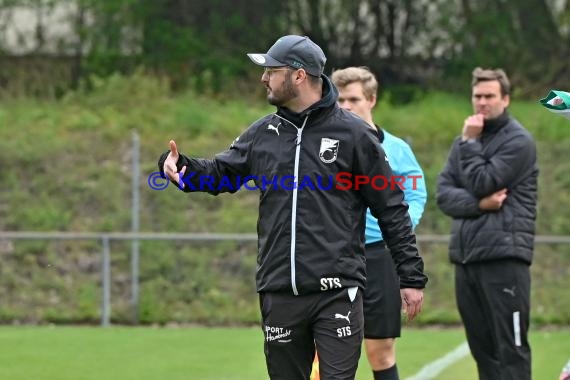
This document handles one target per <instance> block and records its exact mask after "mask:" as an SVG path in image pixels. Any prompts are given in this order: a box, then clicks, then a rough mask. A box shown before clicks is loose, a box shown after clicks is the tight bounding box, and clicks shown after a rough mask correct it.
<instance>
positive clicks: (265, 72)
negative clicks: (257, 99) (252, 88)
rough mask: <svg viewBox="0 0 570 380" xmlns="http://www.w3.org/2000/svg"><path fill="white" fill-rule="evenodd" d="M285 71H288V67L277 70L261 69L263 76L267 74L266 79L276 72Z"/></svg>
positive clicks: (270, 68)
mask: <svg viewBox="0 0 570 380" xmlns="http://www.w3.org/2000/svg"><path fill="white" fill-rule="evenodd" d="M287 70H289V68H288V67H278V68H272V67H265V68H264V69H263V75H265V74H267V77H268V78H271V74H273V73H276V72H278V71H287Z"/></svg>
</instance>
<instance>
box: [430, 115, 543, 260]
mask: <svg viewBox="0 0 570 380" xmlns="http://www.w3.org/2000/svg"><path fill="white" fill-rule="evenodd" d="M537 178H538V167H537V163H536V147H535V143H534V140H533V138H532V136H531V135H530V133H529V132H528V131H527V130H525V129H524V128H523V127H522V126H521V124H520V123H519V122H518V121H516V120H515V119H513V118H511V117H510V116H509V114H508V113H507V112H504V113H503V114H502V115H501V116H499V117H498V118H497V119H494V120H489V121H486V122H485V124H484V126H483V132H482V134H481V136H480V138H479V139H478V140H477V141H474V142H468V141H463V142H462V141H461V139H460V138H457V139H456V140H455V141H454V143H453V145H452V147H451V152H450V154H449V157H448V159H447V164H446V165H445V167H444V169H443V171H442V172H441V173H440V175H439V178H438V185H437V203H438V205H439V207H440V208H441V210H442V211H443V212H444V213H445V214H447V215H449V216H451V217H452V218H453V224H452V230H451V241H450V243H449V258H450V260H451V262H453V263H456V264H469V263H475V262H482V261H489V260H500V259H519V260H522V261H524V262H526V263H528V264H529V265H530V264H531V263H532V257H533V248H534V233H535V219H536V202H537ZM504 188H506V189H507V198H506V200H505V202H504V203H503V205H502V207H501V209H500V210H498V211H483V210H481V209H479V201H480V200H481V199H482V198H484V197H486V196H488V195H491V194H493V193H495V192H497V191H499V190H501V189H504Z"/></svg>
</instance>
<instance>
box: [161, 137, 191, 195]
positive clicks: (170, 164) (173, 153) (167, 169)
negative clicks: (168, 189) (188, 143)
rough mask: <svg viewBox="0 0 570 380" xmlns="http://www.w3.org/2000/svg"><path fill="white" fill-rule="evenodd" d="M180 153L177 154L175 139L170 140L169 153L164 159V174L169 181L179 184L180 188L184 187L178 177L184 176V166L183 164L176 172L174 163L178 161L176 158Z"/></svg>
mask: <svg viewBox="0 0 570 380" xmlns="http://www.w3.org/2000/svg"><path fill="white" fill-rule="evenodd" d="M179 157H180V155H179V154H178V148H177V147H176V141H174V140H170V153H168V156H167V157H166V160H165V161H164V174H166V175H167V176H168V178H170V180H171V181H174V182H176V183H178V184H179V186H180V188H181V189H183V188H184V181H180V178H181V177H183V176H184V173H186V166H183V167H182V169H180V172H178V169H177V168H176V163H177V162H178V158H179Z"/></svg>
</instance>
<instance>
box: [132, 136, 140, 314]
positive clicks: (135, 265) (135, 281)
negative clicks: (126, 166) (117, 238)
mask: <svg viewBox="0 0 570 380" xmlns="http://www.w3.org/2000/svg"><path fill="white" fill-rule="evenodd" d="M139 156H140V143H139V135H138V134H137V132H136V131H133V157H132V159H133V167H132V170H133V173H132V178H133V182H132V202H133V204H132V216H131V231H132V233H133V234H137V233H138V232H139V226H140V221H139V217H140V216H139V214H140V213H139V209H140V196H139V187H140V186H139V177H140V167H139ZM131 244H132V245H131V312H132V316H131V318H132V322H133V324H135V325H138V324H139V239H138V237H135V238H134V239H133V241H132V242H131Z"/></svg>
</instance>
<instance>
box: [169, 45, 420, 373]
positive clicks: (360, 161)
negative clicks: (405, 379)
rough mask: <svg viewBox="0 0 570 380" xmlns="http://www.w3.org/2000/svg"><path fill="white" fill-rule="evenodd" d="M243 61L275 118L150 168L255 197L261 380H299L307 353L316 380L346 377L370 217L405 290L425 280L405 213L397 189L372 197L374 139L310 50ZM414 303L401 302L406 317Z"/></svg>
mask: <svg viewBox="0 0 570 380" xmlns="http://www.w3.org/2000/svg"><path fill="white" fill-rule="evenodd" d="M248 55H249V57H250V59H251V60H252V61H253V62H254V63H256V64H258V65H260V66H262V67H264V69H265V71H264V73H263V75H262V77H261V81H262V82H263V84H264V85H265V87H266V89H267V100H268V102H269V103H270V104H272V105H275V106H276V107H277V112H276V113H274V114H270V115H267V116H265V117H263V118H261V119H260V120H258V121H256V122H254V123H253V124H252V125H251V126H250V127H249V128H247V129H246V130H245V132H243V133H242V134H241V135H240V136H239V137H238V138H236V139H235V140H234V142H233V143H232V144H231V146H230V148H229V149H228V150H226V151H225V152H222V153H220V154H218V155H216V157H215V158H214V159H212V160H207V159H196V158H189V157H186V156H184V155H181V154H179V153H178V151H177V147H176V144H175V143H174V141H171V142H170V148H171V149H170V151H169V152H166V153H164V154H163V155H162V156H161V158H160V159H159V168H160V170H164V173H165V174H166V175H168V176H169V178H170V179H171V180H173V181H175V182H177V183H178V184H179V186H180V187H181V188H183V190H185V191H190V192H191V191H207V192H209V193H212V194H217V193H219V192H234V191H237V189H238V188H239V187H240V184H241V183H242V182H243V181H244V180H249V179H251V180H253V181H254V182H255V185H256V186H257V187H258V188H259V191H260V204H259V219H258V224H257V230H258V239H259V240H258V257H257V273H256V284H257V291H258V292H259V298H260V307H261V316H262V323H263V332H264V335H265V356H266V362H267V368H268V372H269V376H270V378H271V379H274V380H275V379H284V380H306V379H308V378H309V375H310V371H311V364H312V360H313V356H314V354H315V345H316V347H317V349H318V352H319V355H320V357H321V368H320V369H321V376H322V379H326V380H331V379H335V380H336V379H339V380H340V379H354V376H355V373H356V369H357V365H358V359H359V357H360V348H361V344H362V334H363V313H362V289H363V288H364V287H365V281H366V273H365V259H364V226H365V224H364V223H365V214H366V208H367V207H369V208H370V210H371V212H372V214H373V215H374V216H375V217H376V218H378V223H379V225H380V227H381V228H382V232H383V233H384V236H385V241H386V242H387V244H388V246H389V247H390V249H391V252H392V256H393V258H394V261H395V263H396V265H397V268H398V273H399V275H400V278H401V279H402V282H403V284H404V285H405V287H407V288H411V289H413V288H417V289H422V288H423V287H424V285H425V283H426V281H427V278H426V276H425V275H424V273H423V261H422V259H421V257H420V256H419V254H418V251H417V248H416V240H415V236H414V234H413V232H412V223H411V221H410V218H409V216H408V213H407V209H408V207H407V205H406V203H405V202H404V200H403V193H402V192H401V191H400V190H399V188H398V187H397V186H396V187H390V186H389V187H388V188H386V189H384V190H378V189H379V188H380V186H381V185H382V183H383V182H382V180H380V181H378V182H375V181H374V180H373V179H374V178H376V179H379V178H385V179H389V178H391V176H392V172H391V169H390V166H389V165H388V162H387V161H386V160H384V157H385V155H384V152H383V150H382V149H381V147H380V146H379V144H378V135H377V133H375V132H374V131H373V130H372V129H370V128H368V127H367V125H366V123H365V122H364V121H363V120H361V119H359V118H358V117H356V116H354V115H353V114H352V113H350V112H347V111H344V110H342V109H340V108H339V107H338V106H337V104H336V100H337V94H338V93H337V91H336V88H335V87H334V86H333V85H332V84H331V82H330V80H329V79H328V78H327V77H326V76H325V75H323V70H324V65H325V61H326V58H325V55H324V53H323V51H322V50H321V48H320V47H319V46H317V45H316V44H315V43H314V42H312V41H311V40H310V39H309V38H308V37H302V36H295V35H290V36H284V37H282V38H280V39H278V40H277V41H276V42H275V44H274V45H273V46H272V47H271V48H270V49H269V51H268V52H267V54H248ZM381 158H382V159H381ZM205 179H207V184H208V186H207V188H205V187H204V184H205V183H206V181H205ZM421 294H422V293H421V292H411V291H410V294H408V295H407V297H408V302H409V306H408V315H409V316H410V317H412V318H413V317H414V316H415V315H416V314H417V313H418V312H419V311H420V309H421V305H422V301H423V300H422V297H421Z"/></svg>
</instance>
